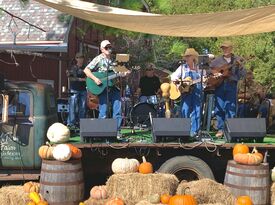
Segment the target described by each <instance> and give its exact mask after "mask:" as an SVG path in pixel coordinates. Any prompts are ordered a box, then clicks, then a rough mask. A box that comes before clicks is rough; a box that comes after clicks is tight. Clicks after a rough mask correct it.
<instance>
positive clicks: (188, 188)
mask: <svg viewBox="0 0 275 205" xmlns="http://www.w3.org/2000/svg"><path fill="white" fill-rule="evenodd" d="M186 190H188V192H191V189H190V187H189V186H188V187H185V188H184V190H183V195H186Z"/></svg>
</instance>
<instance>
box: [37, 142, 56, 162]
mask: <svg viewBox="0 0 275 205" xmlns="http://www.w3.org/2000/svg"><path fill="white" fill-rule="evenodd" d="M38 155H39V157H40V158H41V159H53V147H52V146H51V145H50V144H49V143H47V145H42V146H41V147H39V150H38Z"/></svg>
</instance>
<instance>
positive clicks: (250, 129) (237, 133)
mask: <svg viewBox="0 0 275 205" xmlns="http://www.w3.org/2000/svg"><path fill="white" fill-rule="evenodd" d="M224 135H225V138H226V140H227V142H241V141H250V142H254V141H255V142H263V139H264V137H265V135H266V122H265V118H231V119H227V120H226V121H225V127H224Z"/></svg>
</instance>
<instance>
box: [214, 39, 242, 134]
mask: <svg viewBox="0 0 275 205" xmlns="http://www.w3.org/2000/svg"><path fill="white" fill-rule="evenodd" d="M220 48H221V49H222V52H223V55H222V56H220V57H217V58H216V59H215V60H213V61H212V62H211V64H210V68H211V70H212V72H213V71H215V70H218V68H221V67H224V65H228V67H230V69H229V70H230V75H229V76H228V77H226V78H225V79H224V80H223V82H222V83H221V84H220V85H219V86H217V87H216V88H215V114H216V117H217V128H218V132H217V133H216V137H217V138H221V137H223V129H224V121H225V120H226V119H227V118H234V117H235V116H236V109H237V105H236V104H237V83H238V81H239V80H240V79H241V78H243V77H244V76H245V75H246V70H245V68H244V66H243V65H242V64H241V63H240V62H241V61H242V60H241V58H240V57H239V56H237V55H234V54H233V44H232V43H231V42H230V41H224V42H223V43H222V44H221V46H220Z"/></svg>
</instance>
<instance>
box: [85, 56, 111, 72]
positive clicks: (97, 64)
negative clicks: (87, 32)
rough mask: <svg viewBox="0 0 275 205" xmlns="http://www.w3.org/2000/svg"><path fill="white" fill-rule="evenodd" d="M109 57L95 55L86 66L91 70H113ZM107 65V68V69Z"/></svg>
mask: <svg viewBox="0 0 275 205" xmlns="http://www.w3.org/2000/svg"><path fill="white" fill-rule="evenodd" d="M111 63H112V61H111V59H108V58H106V57H104V55H103V54H100V55H98V56H96V57H95V58H94V59H93V60H92V61H91V62H90V63H89V64H88V65H87V67H88V68H90V70H91V71H92V72H106V71H107V70H113V66H112V65H110V64H111ZM108 65H109V69H108Z"/></svg>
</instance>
